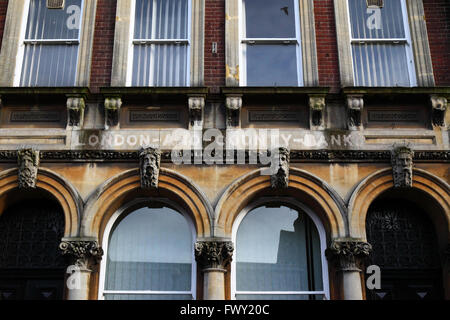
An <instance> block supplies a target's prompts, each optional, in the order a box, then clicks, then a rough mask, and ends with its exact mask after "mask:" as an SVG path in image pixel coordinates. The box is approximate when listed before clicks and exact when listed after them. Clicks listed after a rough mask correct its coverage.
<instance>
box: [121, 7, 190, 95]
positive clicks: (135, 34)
mask: <svg viewBox="0 0 450 320" xmlns="http://www.w3.org/2000/svg"><path fill="white" fill-rule="evenodd" d="M190 12H191V1H190V0H135V5H134V12H133V13H132V17H134V25H133V27H132V28H130V29H131V30H132V37H131V38H132V40H131V41H132V47H133V50H132V54H131V55H130V58H131V59H132V68H129V69H128V73H127V84H128V85H132V86H162V87H169V86H189V75H190V72H189V70H190V35H191V29H190V25H191V15H190Z"/></svg>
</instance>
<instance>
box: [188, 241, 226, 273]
mask: <svg viewBox="0 0 450 320" xmlns="http://www.w3.org/2000/svg"><path fill="white" fill-rule="evenodd" d="M233 251H234V245H233V242H231V241H197V242H196V243H195V260H196V261H197V262H198V263H199V264H200V265H201V268H202V270H203V271H205V270H211V269H214V270H217V271H223V272H225V268H226V267H227V265H228V264H229V263H230V262H231V260H232V257H233Z"/></svg>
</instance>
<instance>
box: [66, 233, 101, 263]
mask: <svg viewBox="0 0 450 320" xmlns="http://www.w3.org/2000/svg"><path fill="white" fill-rule="evenodd" d="M59 248H60V249H61V251H62V254H63V255H64V256H69V257H70V258H71V259H72V260H73V261H72V263H73V264H74V265H76V266H77V267H79V268H80V269H81V270H83V271H92V270H93V269H94V268H95V267H96V266H97V265H98V264H99V262H100V260H101V259H102V256H103V249H102V248H101V247H100V246H99V245H98V242H97V241H95V240H90V239H70V238H67V239H63V240H62V242H61V243H60V245H59Z"/></svg>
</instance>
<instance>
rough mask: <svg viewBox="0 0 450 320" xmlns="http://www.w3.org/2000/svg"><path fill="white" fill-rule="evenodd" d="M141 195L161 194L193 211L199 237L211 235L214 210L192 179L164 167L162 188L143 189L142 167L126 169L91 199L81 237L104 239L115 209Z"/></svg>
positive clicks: (161, 176) (193, 219)
mask: <svg viewBox="0 0 450 320" xmlns="http://www.w3.org/2000/svg"><path fill="white" fill-rule="evenodd" d="M139 197H143V198H144V197H152V198H157V197H161V198H166V199H167V198H168V199H170V200H172V201H174V202H176V203H177V204H178V205H179V206H181V207H182V208H183V209H185V210H186V211H187V213H188V214H190V216H191V218H192V221H193V223H194V226H195V228H196V232H197V237H198V238H203V237H209V236H210V235H211V223H210V221H211V217H212V212H213V211H212V207H211V205H210V203H209V201H208V199H207V198H206V196H205V195H204V194H203V192H202V191H201V190H200V189H199V188H197V187H196V186H195V184H194V183H193V182H192V181H191V180H189V179H188V178H186V177H184V176H183V175H181V174H179V173H177V172H175V171H172V170H169V169H165V168H161V170H160V172H159V182H158V189H155V190H144V189H142V188H141V180H140V173H139V169H131V170H128V171H126V172H123V173H121V174H119V175H117V176H115V177H113V178H111V179H109V180H108V181H106V182H105V183H103V184H102V185H101V186H100V187H99V188H97V190H96V191H95V192H94V193H93V194H91V195H90V196H89V198H88V200H87V203H86V209H85V214H84V216H83V220H82V222H81V236H82V237H94V238H97V239H99V241H102V239H103V233H104V230H105V228H106V225H107V223H108V221H109V219H110V217H111V216H112V215H113V214H114V212H116V211H117V210H118V209H119V208H121V207H122V206H123V205H124V204H125V203H127V202H129V201H132V200H134V199H136V198H139Z"/></svg>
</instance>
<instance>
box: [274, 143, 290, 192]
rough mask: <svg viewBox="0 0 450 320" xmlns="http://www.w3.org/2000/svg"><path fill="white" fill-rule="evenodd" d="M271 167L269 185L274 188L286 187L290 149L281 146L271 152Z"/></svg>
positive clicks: (287, 184)
mask: <svg viewBox="0 0 450 320" xmlns="http://www.w3.org/2000/svg"><path fill="white" fill-rule="evenodd" d="M272 157H273V158H272V166H274V167H272V168H271V169H272V170H274V172H273V173H272V175H271V177H270V184H271V187H272V188H274V189H286V188H287V187H288V186H289V162H290V151H289V149H287V148H284V147H281V148H278V149H276V150H274V151H273V152H272Z"/></svg>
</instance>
